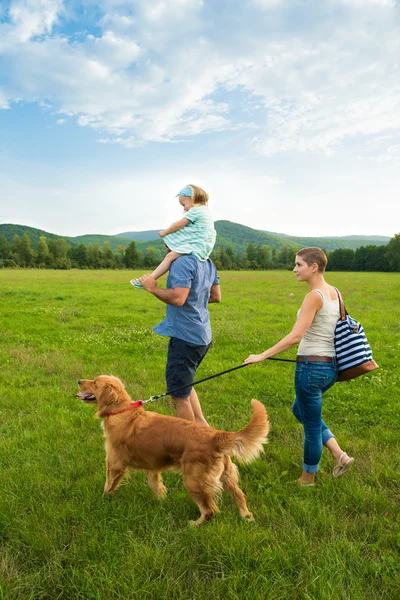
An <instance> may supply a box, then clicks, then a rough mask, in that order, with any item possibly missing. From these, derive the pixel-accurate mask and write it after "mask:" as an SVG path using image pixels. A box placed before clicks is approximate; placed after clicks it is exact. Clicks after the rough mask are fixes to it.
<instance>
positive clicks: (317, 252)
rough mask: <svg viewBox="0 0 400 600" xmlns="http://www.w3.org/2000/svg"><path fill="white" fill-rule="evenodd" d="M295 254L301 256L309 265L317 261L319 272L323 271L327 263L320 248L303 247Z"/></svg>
mask: <svg viewBox="0 0 400 600" xmlns="http://www.w3.org/2000/svg"><path fill="white" fill-rule="evenodd" d="M296 255H297V256H301V257H302V258H303V260H305V262H306V263H307V264H308V266H309V267H310V266H311V265H313V264H314V263H317V265H318V271H319V273H324V271H325V269H326V265H327V264H328V259H327V257H326V254H325V252H324V251H323V250H321V248H313V247H312V248H303V249H302V250H299V251H298V252H296Z"/></svg>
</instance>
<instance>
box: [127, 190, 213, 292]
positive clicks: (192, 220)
mask: <svg viewBox="0 0 400 600" xmlns="http://www.w3.org/2000/svg"><path fill="white" fill-rule="evenodd" d="M178 196H179V204H180V205H181V206H183V210H184V212H185V216H184V217H183V218H182V219H181V220H180V221H177V222H176V223H173V224H172V225H170V226H169V227H167V229H162V230H161V231H159V232H158V235H159V236H160V237H162V238H164V242H165V244H166V246H167V248H168V250H169V252H168V254H167V255H166V257H165V258H164V260H163V261H162V262H161V263H160V264H159V265H158V267H157V268H156V269H155V270H154V271H153V273H151V275H152V276H153V277H154V279H158V278H159V277H161V275H164V274H165V273H166V272H167V271H169V269H170V266H171V263H172V262H173V261H174V260H176V259H177V258H178V257H179V256H182V255H183V254H194V256H195V257H196V258H198V260H201V261H205V260H207V258H208V257H209V256H210V254H211V252H212V249H213V248H214V244H215V238H216V232H215V229H214V222H213V219H212V216H211V213H210V211H209V209H208V206H207V204H208V194H207V193H206V192H205V191H204V190H202V189H201V188H199V187H197V186H196V185H187V186H186V187H184V188H183V189H182V190H181V191H180V192H179V194H177V195H176V197H178ZM131 284H132V285H133V286H134V287H138V288H141V287H142V284H141V283H140V282H139V281H138V280H137V279H132V280H131Z"/></svg>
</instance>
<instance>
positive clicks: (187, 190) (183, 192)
mask: <svg viewBox="0 0 400 600" xmlns="http://www.w3.org/2000/svg"><path fill="white" fill-rule="evenodd" d="M192 195H193V193H192V188H191V187H189V186H187V187H184V188H182V189H181V191H180V192H179V194H177V195H176V196H175V198H177V197H178V196H189V198H191V197H192Z"/></svg>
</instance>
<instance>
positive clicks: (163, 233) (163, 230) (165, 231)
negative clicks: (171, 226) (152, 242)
mask: <svg viewBox="0 0 400 600" xmlns="http://www.w3.org/2000/svg"><path fill="white" fill-rule="evenodd" d="M158 235H159V236H160V237H161V238H162V237H164V236H165V235H168V231H167V230H166V229H161V231H159V232H158Z"/></svg>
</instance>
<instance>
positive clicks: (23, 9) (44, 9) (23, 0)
mask: <svg viewBox="0 0 400 600" xmlns="http://www.w3.org/2000/svg"><path fill="white" fill-rule="evenodd" d="M62 11H63V0H12V2H11V4H10V8H9V15H10V20H11V22H12V24H13V25H14V28H15V29H14V34H15V37H16V39H17V40H18V41H19V42H26V41H28V40H29V39H30V38H32V37H34V36H38V35H42V34H44V33H50V32H51V30H52V28H53V26H54V25H55V24H56V23H57V20H58V16H59V14H60V13H61V12H62Z"/></svg>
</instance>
